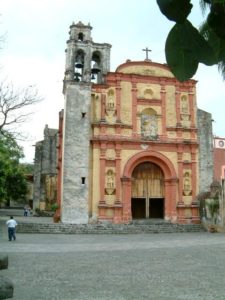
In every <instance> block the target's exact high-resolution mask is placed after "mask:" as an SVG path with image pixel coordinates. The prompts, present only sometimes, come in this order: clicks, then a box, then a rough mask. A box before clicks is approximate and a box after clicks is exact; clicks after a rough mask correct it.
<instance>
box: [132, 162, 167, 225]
mask: <svg viewBox="0 0 225 300" xmlns="http://www.w3.org/2000/svg"><path fill="white" fill-rule="evenodd" d="M131 211H132V219H145V218H164V175H163V172H162V170H161V169H160V168H159V167H158V166H157V165H155V164H153V163H150V162H145V163H141V164H139V165H138V166H137V167H136V168H135V169H134V171H133V173H132V198H131Z"/></svg>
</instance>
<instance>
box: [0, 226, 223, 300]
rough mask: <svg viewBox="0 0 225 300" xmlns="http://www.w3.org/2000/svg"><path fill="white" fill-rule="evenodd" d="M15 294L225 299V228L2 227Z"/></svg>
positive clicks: (51, 298)
mask: <svg viewBox="0 0 225 300" xmlns="http://www.w3.org/2000/svg"><path fill="white" fill-rule="evenodd" d="M0 252H3V253H7V254H8V256H9V268H8V270H3V271H2V272H3V274H4V275H5V276H7V277H9V278H11V279H12V281H13V282H14V288H15V289H14V297H13V299H15V300H31V299H32V300H36V299H37V300H74V299H75V300H133V299H134V300H137V299H150V300H151V299H152V300H153V299H154V300H158V299H159V300H176V299H177V300H178V299H179V300H187V299H188V300H200V299H201V300H215V299H216V300H220V299H221V300H222V299H225V284H224V282H225V266H224V262H225V236H224V234H220V233H214V234H211V233H207V232H201V233H178V234H174V233H170V234H136V235H135V234H129V235H119V234H118V235H104V234H102V235H95V234H91V235H85V234H83V235H78V234H76V235H72V234H70V235H68V234H67V235H64V234H57V235H56V234H19V233H18V234H17V240H16V242H8V239H7V231H6V228H5V226H3V225H2V227H1V228H0Z"/></svg>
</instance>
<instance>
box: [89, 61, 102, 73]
mask: <svg viewBox="0 0 225 300" xmlns="http://www.w3.org/2000/svg"><path fill="white" fill-rule="evenodd" d="M100 71H101V70H100V69H99V67H98V64H97V63H94V65H93V68H92V69H91V73H92V74H98V73H99V72H100Z"/></svg>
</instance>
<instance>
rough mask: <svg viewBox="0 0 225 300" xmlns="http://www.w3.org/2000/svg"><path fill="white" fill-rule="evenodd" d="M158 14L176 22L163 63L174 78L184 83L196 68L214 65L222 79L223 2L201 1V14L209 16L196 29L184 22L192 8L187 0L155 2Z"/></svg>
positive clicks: (224, 42)
mask: <svg viewBox="0 0 225 300" xmlns="http://www.w3.org/2000/svg"><path fill="white" fill-rule="evenodd" d="M157 3H158V6H159V8H160V10H161V12H162V13H163V14H164V15H165V16H166V17H167V18H168V19H169V20H171V21H174V22H176V24H175V25H174V26H173V28H172V29H171V30H170V32H169V34H168V36H167V39H166V45H165V53H166V60H167V63H168V65H169V67H170V69H171V71H172V72H173V74H174V76H175V77H176V78H177V79H178V80H180V81H185V80H188V79H190V78H191V77H192V76H193V75H194V74H195V73H196V71H197V69H198V64H199V63H203V64H205V65H207V66H211V65H214V64H217V65H218V68H219V71H220V72H221V74H222V76H223V78H224V79H225V51H224V50H225V0H201V1H200V5H201V8H202V11H203V12H206V10H207V9H209V13H208V15H207V17H206V19H205V20H204V22H203V24H202V25H201V27H200V29H199V30H198V29H196V28H195V27H194V26H193V25H192V24H191V22H190V21H189V20H188V19H187V17H188V16H189V14H190V12H191V10H192V8H193V4H191V1H190V0H157Z"/></svg>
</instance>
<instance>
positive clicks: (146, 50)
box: [142, 47, 152, 60]
mask: <svg viewBox="0 0 225 300" xmlns="http://www.w3.org/2000/svg"><path fill="white" fill-rule="evenodd" d="M142 51H145V53H146V60H149V58H148V52H151V51H152V50H150V49H148V47H146V48H145V49H142Z"/></svg>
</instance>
